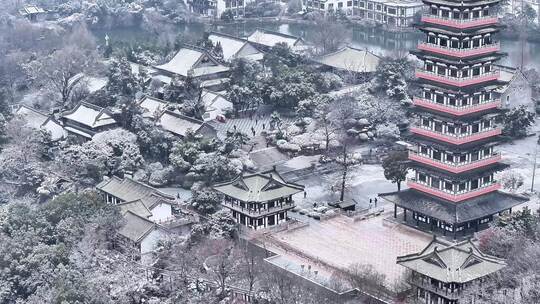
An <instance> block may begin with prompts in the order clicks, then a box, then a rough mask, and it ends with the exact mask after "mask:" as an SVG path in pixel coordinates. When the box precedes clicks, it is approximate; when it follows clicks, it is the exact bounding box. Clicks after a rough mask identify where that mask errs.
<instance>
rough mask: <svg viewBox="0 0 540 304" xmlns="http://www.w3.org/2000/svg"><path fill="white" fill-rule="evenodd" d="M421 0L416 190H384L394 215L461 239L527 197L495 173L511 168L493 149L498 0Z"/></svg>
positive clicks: (413, 132)
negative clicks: (508, 189) (507, 188)
mask: <svg viewBox="0 0 540 304" xmlns="http://www.w3.org/2000/svg"><path fill="white" fill-rule="evenodd" d="M423 2H424V4H425V9H424V14H423V16H422V18H421V23H420V24H419V26H418V28H419V29H420V30H421V31H422V32H423V33H424V34H425V39H424V41H422V42H420V44H419V45H418V50H417V51H414V52H412V53H413V54H414V55H416V56H417V57H418V58H419V59H420V60H421V61H422V62H423V66H422V68H420V69H418V70H417V71H416V77H417V78H418V81H419V84H420V87H421V93H420V94H419V95H418V96H416V97H415V98H414V109H413V116H414V122H413V126H412V127H411V128H410V132H411V136H410V140H411V142H412V143H413V148H412V149H411V151H410V153H409V160H410V161H411V163H412V168H413V175H414V177H413V178H412V179H410V180H408V182H407V185H408V187H409V188H410V189H408V190H405V191H402V192H397V193H389V194H384V195H382V196H383V197H384V198H386V199H387V200H389V201H391V202H392V203H394V204H395V212H394V216H397V208H398V207H401V208H402V209H403V210H404V211H403V219H404V220H405V221H412V222H414V223H415V224H416V225H418V226H423V227H425V228H429V229H430V230H432V231H433V230H442V231H443V233H444V234H446V233H447V232H450V233H453V235H454V237H456V233H457V232H463V234H466V233H467V232H470V231H477V230H478V229H479V228H480V226H481V225H482V224H484V223H487V222H489V221H491V220H492V219H493V216H494V215H496V214H498V213H501V212H503V211H506V210H510V211H511V208H512V207H513V206H515V205H518V204H520V203H522V202H523V201H524V200H523V199H522V198H520V197H516V196H513V195H509V194H505V193H502V192H499V191H498V190H499V188H500V187H501V186H500V184H499V183H498V182H497V181H496V180H495V178H494V174H495V172H497V171H499V170H501V169H503V168H505V165H504V164H502V163H500V160H501V155H500V153H498V152H497V150H496V148H495V147H496V143H497V140H498V137H499V135H500V134H501V128H500V127H499V126H497V124H496V121H495V118H496V116H497V113H498V112H499V111H500V108H501V100H500V96H499V94H498V93H497V88H498V87H500V86H501V84H502V81H500V79H499V78H500V72H499V71H498V70H497V68H496V67H495V65H494V63H496V62H497V61H498V60H499V59H500V58H501V57H502V56H504V54H503V53H501V52H500V44H499V42H498V41H497V40H496V38H495V35H496V34H497V33H498V32H499V29H500V27H499V25H498V19H497V11H496V7H495V6H496V5H497V4H498V2H499V0H481V1H480V0H467V1H461V2H455V1H448V0H424V1H423ZM408 212H409V214H410V215H411V216H410V217H408Z"/></svg>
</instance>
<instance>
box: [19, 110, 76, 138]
mask: <svg viewBox="0 0 540 304" xmlns="http://www.w3.org/2000/svg"><path fill="white" fill-rule="evenodd" d="M15 115H18V116H19V117H21V118H22V119H24V120H25V122H26V125H27V126H29V127H30V128H33V129H37V130H38V129H42V130H45V131H47V132H49V133H50V134H51V139H52V140H59V139H62V138H64V137H65V136H66V131H65V130H64V127H63V126H62V124H61V123H59V122H58V121H57V120H56V119H54V117H53V116H52V115H47V114H45V113H42V112H40V111H38V110H36V109H33V108H31V107H28V106H25V105H21V106H20V107H19V108H18V109H17V111H15Z"/></svg>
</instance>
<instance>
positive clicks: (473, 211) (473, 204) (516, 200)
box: [379, 189, 528, 225]
mask: <svg viewBox="0 0 540 304" xmlns="http://www.w3.org/2000/svg"><path fill="white" fill-rule="evenodd" d="M379 196H380V197H381V198H383V199H385V200H387V201H389V202H390V203H393V204H395V205H396V206H399V207H401V208H405V209H407V210H411V211H415V212H418V213H421V214H424V215H427V216H429V217H431V218H435V219H438V220H440V221H444V222H446V223H449V224H458V225H459V224H463V223H467V222H471V221H474V220H477V219H481V218H484V217H487V216H490V215H494V214H497V213H499V212H502V211H505V210H508V209H510V208H512V207H515V206H517V205H519V204H522V203H524V202H526V201H528V199H527V198H524V197H519V196H516V195H511V194H507V193H504V192H500V191H494V192H491V193H488V194H485V195H482V196H479V197H475V198H472V199H468V200H465V201H462V202H459V203H452V202H449V201H446V200H443V199H440V198H436V197H433V196H430V195H428V194H425V193H422V192H420V191H417V190H414V189H407V190H402V191H400V192H391V193H382V194H379Z"/></svg>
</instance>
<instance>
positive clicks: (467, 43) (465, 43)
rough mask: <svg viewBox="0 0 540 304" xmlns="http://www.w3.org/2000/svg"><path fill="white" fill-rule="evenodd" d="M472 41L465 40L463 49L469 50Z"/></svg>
mask: <svg viewBox="0 0 540 304" xmlns="http://www.w3.org/2000/svg"><path fill="white" fill-rule="evenodd" d="M470 45H471V44H470V41H469V40H463V48H464V49H468V48H469V47H470Z"/></svg>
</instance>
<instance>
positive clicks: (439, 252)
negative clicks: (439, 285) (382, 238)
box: [397, 238, 506, 283]
mask: <svg viewBox="0 0 540 304" xmlns="http://www.w3.org/2000/svg"><path fill="white" fill-rule="evenodd" d="M397 263H398V264H399V265H402V266H404V267H407V268H409V269H411V270H413V271H416V272H418V273H421V274H423V275H425V276H428V277H430V278H434V279H436V280H438V281H441V282H445V283H466V282H470V281H473V280H476V279H479V278H481V277H484V276H487V275H490V274H492V273H495V272H497V271H499V270H501V269H502V268H504V267H506V263H505V262H504V260H502V259H499V258H496V257H494V256H490V255H487V254H484V253H482V252H481V251H480V250H479V249H478V248H477V247H476V246H475V245H474V244H473V243H472V242H471V241H470V240H466V241H463V242H460V243H457V244H452V243H447V242H443V241H441V240H439V239H437V238H434V239H433V241H431V243H429V244H428V245H427V247H426V248H424V250H422V251H420V252H418V253H413V254H409V255H405V256H401V257H398V258H397Z"/></svg>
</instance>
